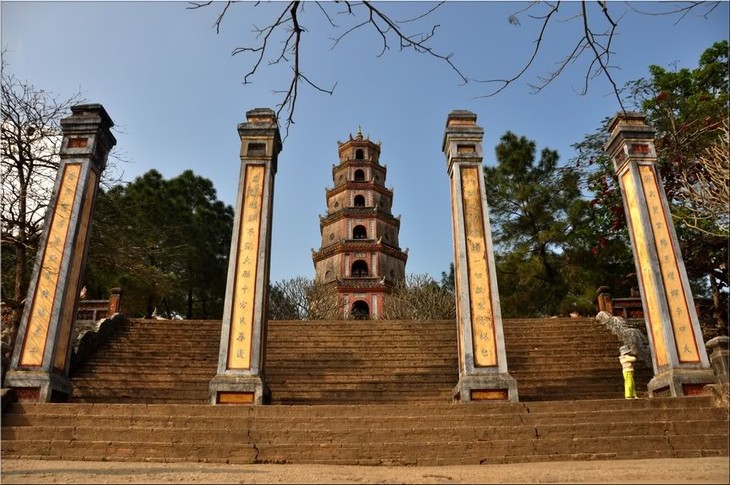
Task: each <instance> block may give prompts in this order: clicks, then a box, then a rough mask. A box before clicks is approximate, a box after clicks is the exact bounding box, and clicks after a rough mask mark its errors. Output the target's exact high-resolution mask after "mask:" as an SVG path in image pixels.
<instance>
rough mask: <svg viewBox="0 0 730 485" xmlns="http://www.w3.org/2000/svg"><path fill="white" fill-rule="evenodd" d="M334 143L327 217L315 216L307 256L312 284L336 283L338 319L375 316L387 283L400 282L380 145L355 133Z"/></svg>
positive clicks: (400, 255)
mask: <svg viewBox="0 0 730 485" xmlns="http://www.w3.org/2000/svg"><path fill="white" fill-rule="evenodd" d="M337 144H338V146H339V148H338V152H339V156H340V163H339V164H338V165H333V167H332V177H333V179H334V182H335V185H334V187H333V188H329V189H327V214H326V215H325V216H323V217H320V224H319V226H320V232H321V233H322V246H321V247H320V249H319V251H316V252H314V253H313V255H312V259H313V260H314V267H315V280H316V281H317V282H318V283H325V284H333V285H336V287H337V289H338V292H339V295H340V304H341V308H342V312H343V316H344V317H350V318H378V317H379V316H380V315H382V314H383V301H384V299H385V298H387V295H388V294H389V293H390V290H391V288H392V286H393V284H394V283H395V282H397V281H401V280H403V279H404V278H405V268H406V260H407V259H408V255H407V252H406V251H407V250H406V251H401V249H400V247H399V246H398V232H399V230H400V216H398V217H393V214H392V213H391V212H390V210H391V206H392V204H393V191H392V190H389V189H387V188H385V177H386V174H387V167H385V166H383V165H380V163H379V160H380V144H379V143H373V142H372V141H370V140H369V139H368V138H363V136H362V132H361V131H360V129H358V132H357V135H356V136H355V138H353V137H352V135H350V139H349V140H348V141H346V142H345V143H341V142H337Z"/></svg>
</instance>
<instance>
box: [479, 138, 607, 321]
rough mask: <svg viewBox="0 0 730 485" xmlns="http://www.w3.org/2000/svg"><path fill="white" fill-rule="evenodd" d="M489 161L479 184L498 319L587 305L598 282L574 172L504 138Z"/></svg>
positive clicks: (552, 155) (549, 153) (529, 144)
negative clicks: (573, 302) (488, 226)
mask: <svg viewBox="0 0 730 485" xmlns="http://www.w3.org/2000/svg"><path fill="white" fill-rule="evenodd" d="M496 155H497V165H496V166H494V167H486V168H485V180H486V187H487V200H488V201H489V207H490V217H491V223H492V225H493V232H494V241H495V243H496V248H497V251H496V252H497V257H496V263H497V276H498V284H499V292H500V298H501V302H502V311H503V314H504V315H505V316H537V315H555V314H557V313H558V312H560V309H561V302H562V300H563V299H565V298H567V297H569V296H570V297H571V298H575V297H576V295H580V296H581V297H583V298H590V299H592V297H593V295H592V293H593V291H594V289H595V288H597V287H598V285H599V284H600V283H599V282H598V281H597V277H596V269H597V266H598V265H597V263H596V261H595V259H596V258H595V257H594V255H593V254H592V251H591V247H590V244H589V243H588V242H589V241H591V240H592V239H593V238H594V234H593V228H592V227H591V225H590V224H589V221H590V215H591V214H590V207H589V205H588V203H587V202H586V201H585V200H583V198H582V197H581V189H580V185H579V181H580V178H579V174H578V172H577V171H576V170H574V169H573V168H571V167H566V166H560V165H559V164H558V158H559V157H558V154H557V152H555V151H553V150H550V149H547V148H546V149H544V150H542V152H541V154H540V158H539V159H537V158H536V146H535V142H533V141H530V140H528V139H527V138H525V137H518V136H517V135H515V134H513V133H510V132H508V133H506V134H505V135H504V136H502V138H501V141H500V143H499V145H498V146H497V148H496ZM562 307H563V308H564V307H565V305H563V306H562Z"/></svg>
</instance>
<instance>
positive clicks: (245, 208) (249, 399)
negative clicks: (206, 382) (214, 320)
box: [209, 108, 282, 404]
mask: <svg viewBox="0 0 730 485" xmlns="http://www.w3.org/2000/svg"><path fill="white" fill-rule="evenodd" d="M246 119H247V121H246V123H241V124H239V125H238V134H239V136H240V137H241V173H240V176H239V179H238V198H237V201H236V216H235V219H234V222H233V236H232V238H231V239H232V240H231V255H230V259H229V263H228V282H227V284H226V299H225V307H224V310H223V327H222V329H221V345H220V352H219V355H218V372H217V374H216V376H215V377H214V378H213V379H212V380H211V381H210V387H209V388H210V399H211V404H263V403H264V401H266V400H267V399H268V393H269V391H268V388H267V387H266V383H265V382H264V374H263V371H264V354H265V348H264V345H265V343H266V320H267V311H268V291H269V258H270V254H271V227H272V226H271V222H272V220H271V219H272V214H273V202H274V176H275V175H276V164H277V157H278V155H279V152H280V151H281V148H282V145H281V137H280V135H279V126H278V124H277V120H276V114H275V113H274V112H273V111H272V110H270V109H267V108H258V109H253V110H251V111H248V112H247V113H246Z"/></svg>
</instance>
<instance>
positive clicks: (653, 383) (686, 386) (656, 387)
mask: <svg viewBox="0 0 730 485" xmlns="http://www.w3.org/2000/svg"><path fill="white" fill-rule="evenodd" d="M714 383H715V373H714V372H712V369H669V370H666V371H663V372H660V373H659V374H657V375H655V376H654V378H653V379H652V380H650V381H649V385H648V386H647V388H648V390H649V397H681V396H697V395H700V394H702V393H703V390H704V388H705V386H706V385H708V384H714Z"/></svg>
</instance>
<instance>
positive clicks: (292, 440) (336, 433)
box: [2, 420, 727, 446]
mask: <svg viewBox="0 0 730 485" xmlns="http://www.w3.org/2000/svg"><path fill="white" fill-rule="evenodd" d="M89 424H91V425H92V426H84V423H74V425H72V426H69V425H66V426H54V427H44V426H21V427H10V428H8V427H5V428H3V430H2V438H3V439H4V440H16V439H17V440H29V441H30V440H42V439H50V440H53V441H68V440H78V441H103V440H105V439H108V437H110V436H113V437H114V440H115V441H127V442H140V443H149V442H181V443H186V442H188V443H198V442H204V443H225V442H229V443H251V444H254V443H255V444H257V445H260V444H266V445H288V444H299V445H301V446H307V445H316V444H319V443H328V444H335V443H339V444H343V445H346V444H350V445H357V444H367V443H378V442H398V441H401V442H403V443H404V444H405V443H413V442H420V441H429V440H431V441H442V442H465V441H486V440H530V439H532V438H540V439H552V438H571V439H572V438H577V437H578V438H579V437H581V436H591V435H594V436H601V437H621V438H626V437H640V436H667V435H702V436H712V435H716V434H720V433H717V432H716V430H717V429H718V428H720V427H722V426H724V425H726V424H727V420H714V421H710V420H687V421H685V420H674V421H662V422H638V421H635V420H634V421H630V422H625V423H614V422H608V423H582V424H575V423H571V424H539V425H533V424H517V425H515V424H514V422H513V424H512V425H501V426H495V425H489V424H487V425H481V426H478V427H476V426H474V425H473V424H471V423H466V424H465V425H461V426H459V425H456V424H455V423H446V422H443V423H435V422H432V423H426V424H424V425H421V426H417V427H416V426H403V423H401V422H399V423H394V426H391V427H376V426H372V425H371V424H370V423H367V422H366V423H361V424H363V426H361V427H359V426H357V425H355V424H353V423H342V424H341V425H340V426H333V425H332V424H334V423H330V424H331V425H330V427H327V428H323V427H321V426H318V427H314V428H310V427H308V426H307V425H308V424H309V423H303V424H301V425H299V426H297V427H288V428H281V427H277V426H275V425H276V424H278V423H268V424H269V426H264V425H263V423H256V422H251V423H250V424H249V425H248V426H244V425H242V424H238V423H230V422H225V423H223V422H221V423H218V424H219V425H220V427H214V426H211V427H208V428H205V429H201V428H198V429H195V430H191V429H190V428H189V427H188V426H181V427H171V426H163V427H154V426H151V427H138V426H120V425H119V424H116V425H112V426H105V427H102V426H99V423H98V422H96V421H93V422H91V423H89ZM230 425H233V427H231V426H230Z"/></svg>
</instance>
